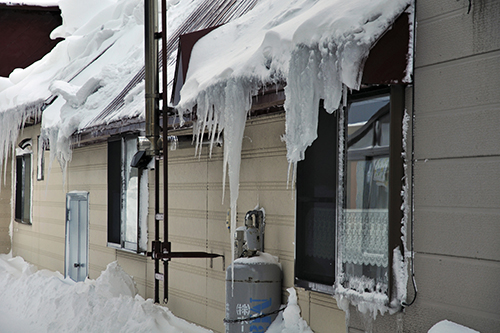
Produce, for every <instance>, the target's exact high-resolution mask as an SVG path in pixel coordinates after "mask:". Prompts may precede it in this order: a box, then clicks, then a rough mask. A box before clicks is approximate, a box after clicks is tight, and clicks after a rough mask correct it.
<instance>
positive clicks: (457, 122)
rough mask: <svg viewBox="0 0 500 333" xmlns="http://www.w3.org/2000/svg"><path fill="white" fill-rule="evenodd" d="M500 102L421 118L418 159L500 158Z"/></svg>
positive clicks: (418, 134) (416, 142) (416, 141)
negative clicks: (489, 156) (497, 156)
mask: <svg viewBox="0 0 500 333" xmlns="http://www.w3.org/2000/svg"><path fill="white" fill-rule="evenodd" d="M498 124H500V103H498V104H493V105H485V106H480V107H475V108H469V109H457V110H450V111H443V112H438V113H433V114H431V113H424V114H421V115H419V116H418V126H416V129H415V133H416V135H415V148H416V151H415V155H416V158H417V159H426V158H427V159H432V158H450V157H464V156H465V157H468V156H481V155H483V156H485V155H500V145H499V144H498V142H500V131H499V130H498Z"/></svg>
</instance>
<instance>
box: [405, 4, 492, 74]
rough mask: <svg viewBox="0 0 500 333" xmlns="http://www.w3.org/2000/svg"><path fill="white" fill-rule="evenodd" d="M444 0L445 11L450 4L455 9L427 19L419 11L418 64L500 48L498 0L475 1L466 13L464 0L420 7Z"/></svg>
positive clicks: (418, 65) (457, 57)
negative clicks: (446, 5)
mask: <svg viewBox="0 0 500 333" xmlns="http://www.w3.org/2000/svg"><path fill="white" fill-rule="evenodd" d="M446 2H448V10H449V9H452V8H453V7H455V8H456V10H452V11H446V12H442V13H441V14H439V15H435V14H434V15H435V16H432V18H428V19H425V18H424V17H425V16H422V15H420V13H419V21H418V25H417V45H416V50H417V55H416V57H415V61H416V66H417V67H421V66H426V65H431V64H435V63H442V62H446V61H449V60H453V59H459V58H464V57H468V56H471V55H474V54H479V53H486V52H491V51H494V50H498V49H500V34H499V33H498V32H499V31H500V23H499V21H498V17H500V2H498V1H494V0H489V1H477V2H474V4H473V7H472V10H471V12H470V13H467V2H466V1H458V2H457V1H435V3H436V4H431V2H429V1H427V2H425V5H423V6H422V7H424V6H428V7H438V6H440V5H441V6H442V5H443V3H446ZM450 2H455V4H451V3H450ZM438 3H439V4H440V5H438Z"/></svg>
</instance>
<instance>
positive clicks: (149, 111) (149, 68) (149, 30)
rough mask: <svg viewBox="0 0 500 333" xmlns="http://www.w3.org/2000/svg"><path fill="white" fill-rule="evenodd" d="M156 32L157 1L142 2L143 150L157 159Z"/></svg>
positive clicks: (157, 268) (157, 269) (157, 230)
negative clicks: (145, 140) (144, 125)
mask: <svg viewBox="0 0 500 333" xmlns="http://www.w3.org/2000/svg"><path fill="white" fill-rule="evenodd" d="M157 30H158V2H157V0H144V32H145V36H144V44H145V45H144V62H145V65H144V66H145V95H146V96H145V97H146V98H145V99H146V105H145V113H146V138H147V139H148V140H149V142H150V147H149V148H147V149H146V153H147V154H148V155H150V156H151V155H154V156H158V154H159V152H158V146H157V142H158V138H159V130H158V126H157V125H158V109H159V103H158V97H159V94H158V92H159V83H158V81H159V80H158V78H159V75H158V42H157V40H156V38H155V34H156V31H157ZM159 164H160V163H159V159H158V158H155V241H159V240H160V224H159V221H158V218H157V216H158V213H159V206H160V205H159V195H160V189H159V167H160V165H159ZM159 273H160V263H159V260H155V297H154V298H155V303H159V301H160V300H159V287H160V282H159V280H158V279H157V278H156V276H157V274H159Z"/></svg>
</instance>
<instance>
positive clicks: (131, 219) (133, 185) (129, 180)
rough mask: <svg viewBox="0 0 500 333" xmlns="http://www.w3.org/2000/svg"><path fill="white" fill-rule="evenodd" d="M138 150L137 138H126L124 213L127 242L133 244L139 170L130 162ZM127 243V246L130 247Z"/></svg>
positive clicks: (135, 240) (135, 235)
mask: <svg viewBox="0 0 500 333" xmlns="http://www.w3.org/2000/svg"><path fill="white" fill-rule="evenodd" d="M136 152H137V140H136V139H135V138H134V139H128V140H126V141H125V156H124V166H123V167H124V171H125V192H124V199H123V201H124V205H123V212H122V214H123V218H124V222H125V242H126V243H133V244H137V217H138V211H137V209H138V197H137V195H138V193H139V191H138V189H139V172H138V169H137V168H132V167H131V166H130V163H131V162H132V158H133V157H134V155H135V153H136ZM127 245H130V244H127ZM127 245H126V247H128V246H127ZM132 247H134V246H132ZM133 249H134V250H136V249H137V246H136V245H135V247H134V248H133Z"/></svg>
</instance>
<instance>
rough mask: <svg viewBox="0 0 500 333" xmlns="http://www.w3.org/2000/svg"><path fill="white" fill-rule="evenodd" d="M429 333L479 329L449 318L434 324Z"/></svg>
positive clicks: (455, 332) (470, 331)
mask: <svg viewBox="0 0 500 333" xmlns="http://www.w3.org/2000/svg"><path fill="white" fill-rule="evenodd" d="M427 333H479V331H476V330H473V329H471V328H468V327H465V326H463V325H460V324H457V323H454V322H451V321H448V320H442V321H440V322H439V323H437V324H435V325H434V326H432V327H431V329H430V330H429V331H427Z"/></svg>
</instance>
